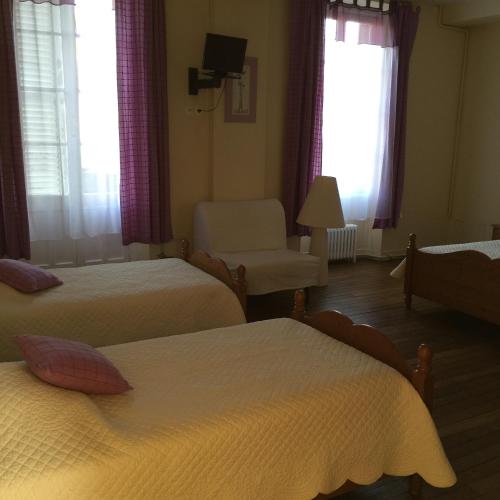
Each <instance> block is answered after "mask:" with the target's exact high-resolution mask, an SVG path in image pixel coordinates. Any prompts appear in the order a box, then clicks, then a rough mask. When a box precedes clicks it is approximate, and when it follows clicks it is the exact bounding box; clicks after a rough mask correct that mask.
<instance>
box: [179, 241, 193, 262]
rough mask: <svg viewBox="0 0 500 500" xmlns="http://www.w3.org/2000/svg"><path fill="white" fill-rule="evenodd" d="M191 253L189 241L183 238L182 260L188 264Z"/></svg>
mask: <svg viewBox="0 0 500 500" xmlns="http://www.w3.org/2000/svg"><path fill="white" fill-rule="evenodd" d="M190 253H191V252H190V248H189V240H187V239H186V238H183V239H182V240H181V259H182V260H185V261H186V262H187V261H188V259H189V255H190Z"/></svg>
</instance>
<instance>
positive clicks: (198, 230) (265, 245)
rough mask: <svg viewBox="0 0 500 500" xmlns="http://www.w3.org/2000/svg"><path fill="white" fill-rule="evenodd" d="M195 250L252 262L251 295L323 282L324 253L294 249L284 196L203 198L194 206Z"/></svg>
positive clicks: (237, 261) (229, 260) (232, 260)
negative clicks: (288, 234)
mask: <svg viewBox="0 0 500 500" xmlns="http://www.w3.org/2000/svg"><path fill="white" fill-rule="evenodd" d="M193 245H194V249H195V250H203V251H205V252H207V253H209V254H210V255H212V256H215V257H218V258H220V259H222V260H224V261H225V262H226V264H227V265H228V267H229V268H230V269H235V268H236V267H237V266H239V265H240V264H242V265H243V266H245V268H246V279H247V282H248V294H249V295H262V294H266V293H271V292H276V291H279V290H292V289H297V288H306V287H309V286H314V285H317V284H318V277H319V266H320V259H319V258H318V257H315V256H312V255H308V254H303V253H300V252H296V251H294V250H289V249H288V248H287V244H286V227H285V212H284V210H283V207H282V205H281V203H280V202H279V201H278V200H254V201H217V202H201V203H198V205H197V206H196V208H195V212H194V238H193Z"/></svg>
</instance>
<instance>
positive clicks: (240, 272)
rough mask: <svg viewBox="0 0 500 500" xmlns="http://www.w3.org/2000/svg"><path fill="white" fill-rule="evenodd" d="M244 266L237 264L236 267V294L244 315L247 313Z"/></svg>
mask: <svg viewBox="0 0 500 500" xmlns="http://www.w3.org/2000/svg"><path fill="white" fill-rule="evenodd" d="M246 272H247V270H246V268H245V266H242V265H239V266H238V268H237V269H236V280H235V281H236V290H235V292H236V295H237V296H238V298H239V299H240V304H241V307H242V308H243V312H244V313H245V317H246V315H247V286H248V284H247V280H246V278H245V275H246Z"/></svg>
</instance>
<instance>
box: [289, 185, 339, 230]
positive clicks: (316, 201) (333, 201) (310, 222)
mask: <svg viewBox="0 0 500 500" xmlns="http://www.w3.org/2000/svg"><path fill="white" fill-rule="evenodd" d="M297 222H298V223H299V224H302V225H303V226H309V227H318V228H320V227H323V228H328V227H332V228H334V227H344V226H345V221H344V213H343V212H342V205H341V203H340V196H339V189H338V187H337V179H335V177H327V176H324V175H318V176H317V177H316V178H315V179H314V182H313V184H312V186H311V189H310V190H309V193H308V194H307V198H306V201H305V202H304V205H303V207H302V209H301V211H300V213H299V216H298V217H297Z"/></svg>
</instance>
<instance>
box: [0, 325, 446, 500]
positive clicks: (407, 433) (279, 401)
mask: <svg viewBox="0 0 500 500" xmlns="http://www.w3.org/2000/svg"><path fill="white" fill-rule="evenodd" d="M100 350H101V351H102V352H103V353H105V354H106V355H107V356H109V358H110V359H112V360H113V362H114V363H115V364H116V365H117V366H118V367H119V369H120V370H121V371H122V373H123V374H124V375H125V377H126V378H127V379H128V380H129V381H130V383H131V384H132V385H133V386H134V388H135V389H134V390H133V391H130V392H128V393H126V394H123V395H119V396H86V395H84V394H80V393H77V392H71V391H67V390H63V389H58V388H55V387H52V386H49V385H46V384H44V383H42V382H40V381H38V380H37V379H36V378H35V377H33V376H32V375H31V374H30V373H29V372H28V371H27V369H26V367H25V365H24V363H14V362H13V363H3V364H2V365H0V401H1V403H2V404H1V408H0V498H2V499H9V500H14V499H23V500H24V499H50V500H57V499H64V500H68V499H89V500H90V499H92V500H96V499H148V500H151V499H190V500H192V499H198V498H199V499H218V500H224V499H228V500H236V499H248V500H256V499H259V500H265V499H270V500H271V499H272V500H279V499H283V500H285V499H286V500H294V499H297V500H299V499H300V500H306V499H310V498H313V497H314V496H315V495H316V494H317V493H318V492H323V493H327V492H330V491H332V490H335V489H336V488H338V487H339V486H341V485H342V484H343V483H344V482H345V481H346V480H347V479H350V480H352V481H354V482H357V483H361V484H363V483H371V482H373V481H375V480H376V479H377V478H378V477H379V476H380V475H381V474H382V473H386V474H393V475H410V474H412V473H414V472H418V473H419V474H421V475H422V476H423V477H424V478H425V480H426V481H428V482H429V483H431V484H433V485H435V486H440V487H446V486H450V485H452V484H453V483H454V482H455V475H454V473H453V471H452V469H451V468H450V465H449V463H448V461H447V458H446V456H445V454H444V452H443V449H442V447H441V443H440V441H439V438H438V436H437V434H436V430H435V427H434V424H433V422H432V419H431V417H430V416H429V413H428V412H427V409H426V407H425V406H424V404H423V403H422V401H421V400H420V398H419V396H418V394H417V393H416V392H415V390H414V389H413V387H412V386H411V385H410V383H409V382H408V381H407V380H406V379H404V378H403V377H402V376H401V375H399V374H398V373H397V372H396V371H394V370H393V369H391V368H389V367H387V366H386V365H384V364H382V363H380V362H378V361H376V360H374V359H373V358H370V357H369V356H366V355H365V354H363V353H361V352H359V351H356V350H354V349H352V348H350V347H348V346H346V345H344V344H342V343H339V342H337V341H335V340H333V339H330V338H329V337H327V336H325V335H323V334H321V333H319V332H317V331H316V330H313V329H311V328H309V327H307V326H305V325H303V324H301V323H297V322H295V321H293V320H288V319H279V320H272V321H264V322H260V323H253V324H249V325H241V326H235V327H230V328H224V329H218V330H212V331H209V332H202V333H195V334H190V335H181V336H173V337H166V338H157V339H152V340H145V341H141V342H135V343H130V344H124V345H117V346H112V347H106V348H102V349H100Z"/></svg>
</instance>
